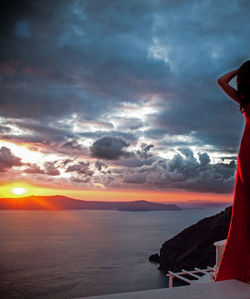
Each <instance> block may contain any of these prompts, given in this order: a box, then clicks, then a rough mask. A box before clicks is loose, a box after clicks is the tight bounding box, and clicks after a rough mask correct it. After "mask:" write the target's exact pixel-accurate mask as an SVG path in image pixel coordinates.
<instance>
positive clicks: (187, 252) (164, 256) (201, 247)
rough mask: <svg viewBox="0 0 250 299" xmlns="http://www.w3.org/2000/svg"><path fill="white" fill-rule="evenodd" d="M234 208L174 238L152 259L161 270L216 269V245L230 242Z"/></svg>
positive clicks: (206, 219)
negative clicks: (228, 240)
mask: <svg viewBox="0 0 250 299" xmlns="http://www.w3.org/2000/svg"><path fill="white" fill-rule="evenodd" d="M231 213H232V206H229V207H227V208H226V209H225V210H224V211H221V212H220V213H218V214H216V215H214V216H211V217H206V218H204V219H202V220H200V221H198V222H197V223H195V224H193V225H191V226H189V227H187V228H186V229H184V230H183V231H181V232H180V233H179V234H177V235H176V236H174V237H173V238H171V239H169V240H167V241H166V242H164V243H163V244H162V247H161V249H160V253H159V254H158V253H156V254H153V255H151V256H150V257H149V260H150V261H153V262H156V263H158V264H159V267H158V270H161V271H163V272H164V274H166V273H168V271H169V270H170V271H173V272H181V270H182V269H186V270H193V269H194V267H198V268H206V267H207V266H210V267H213V266H214V265H215V258H216V248H215V246H214V245H213V243H214V242H216V241H220V240H224V239H226V238H227V233H228V229H229V225H230V219H231Z"/></svg>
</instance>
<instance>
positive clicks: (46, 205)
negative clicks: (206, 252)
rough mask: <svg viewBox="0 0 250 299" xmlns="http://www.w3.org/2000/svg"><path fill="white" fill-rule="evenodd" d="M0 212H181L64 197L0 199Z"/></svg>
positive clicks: (165, 206) (170, 206) (142, 204)
mask: <svg viewBox="0 0 250 299" xmlns="http://www.w3.org/2000/svg"><path fill="white" fill-rule="evenodd" d="M0 210H119V211H133V212H144V211H162V210H175V211H176V210H181V207H179V206H178V205H176V204H161V203H154V202H150V201H146V200H137V201H123V202H119V201H114V202H107V201H86V200H78V199H73V198H69V197H65V196H60V195H56V196H34V195H32V196H27V197H19V198H0Z"/></svg>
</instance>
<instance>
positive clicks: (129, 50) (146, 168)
mask: <svg viewBox="0 0 250 299" xmlns="http://www.w3.org/2000/svg"><path fill="white" fill-rule="evenodd" d="M4 2H5V8H4V9H2V11H1V18H0V22H1V29H0V30H1V40H2V42H1V47H0V94H1V97H0V183H1V186H0V197H4V196H6V194H7V193H8V192H7V191H6V190H7V189H8V186H14V185H15V186H16V187H18V186H26V187H25V188H26V189H27V194H29V193H37V194H41V195H42V194H43V195H45V194H46V195H48V194H58V193H60V194H62V195H68V196H75V197H77V198H82V199H91V200H93V199H94V200H104V199H105V200H125V199H130V200H132V199H133V200H135V199H144V198H147V199H152V200H153V199H154V201H164V200H165V201H170V200H171V199H175V200H180V199H182V200H184V199H185V198H186V199H199V200H205V199H212V200H215V201H216V200H217V201H218V200H229V201H230V200H232V194H233V190H234V181H235V174H236V166H237V155H238V150H239V145H240V140H241V136H242V133H243V129H244V116H243V114H241V112H240V109H239V105H238V104H237V103H236V102H234V101H233V100H232V99H230V98H228V97H227V96H226V95H225V94H224V93H223V91H222V90H221V89H220V88H219V86H218V84H217V78H218V77H219V76H221V75H222V74H224V73H226V72H227V71H230V70H232V69H235V68H238V67H239V66H240V65H241V64H242V63H243V62H244V61H246V60H248V59H249V56H250V39H249V32H250V22H249V19H250V2H249V1H243V0H232V1H226V0H222V1H216V0H214V1H212V0H210V1H207V0H206V1H204V0H199V1H198V0H195V1H194V0H190V1H185V0H164V1H163V0H146V1H145V0H128V1H123V0H102V1H100V0H82V1H79V0H72V1H66V0H60V1H59V0H58V1H57V0H55V1H48V0H45V1H27V0H24V1H17V0H16V1H4ZM232 84H233V86H235V80H233V81H232ZM6 186H7V187H6ZM6 188H7V189H6ZM8 195H9V196H11V194H8ZM12 195H13V194H12Z"/></svg>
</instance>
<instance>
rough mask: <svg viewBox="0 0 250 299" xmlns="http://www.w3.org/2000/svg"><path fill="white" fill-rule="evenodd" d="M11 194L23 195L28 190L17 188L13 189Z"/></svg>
mask: <svg viewBox="0 0 250 299" xmlns="http://www.w3.org/2000/svg"><path fill="white" fill-rule="evenodd" d="M11 192H12V193H13V194H15V195H23V194H25V193H27V189H26V188H23V187H15V188H12V189H11Z"/></svg>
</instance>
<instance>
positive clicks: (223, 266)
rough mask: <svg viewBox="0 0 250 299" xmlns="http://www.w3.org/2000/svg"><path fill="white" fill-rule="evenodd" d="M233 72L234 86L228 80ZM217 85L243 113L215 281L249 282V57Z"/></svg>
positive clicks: (221, 78)
mask: <svg viewBox="0 0 250 299" xmlns="http://www.w3.org/2000/svg"><path fill="white" fill-rule="evenodd" d="M236 75H237V90H236V89H234V88H233V87H232V86H230V85H229V81H230V80H231V79H232V78H233V77H235V76H236ZM218 84H219V86H220V87H221V88H222V89H223V90H224V91H225V93H226V94H227V95H228V96H229V97H231V98H232V99H233V100H235V101H236V102H237V103H238V104H239V105H240V111H241V113H243V115H244V117H245V128H244V132H243V135H242V138H241V143H240V148H239V154H238V162H237V170H236V179H235V185H234V199H233V206H232V215H231V221H230V226H229V230H228V235H227V241H226V245H225V248H224V251H223V254H222V258H221V261H220V264H219V269H218V273H217V275H216V278H215V281H220V280H227V279H237V280H240V281H243V282H247V283H248V285H249V282H250V220H249V214H250V104H249V105H248V103H250V60H248V61H246V62H245V63H243V64H242V65H241V67H240V68H239V69H236V70H233V71H231V72H228V73H226V74H225V75H223V76H222V77H220V78H219V79H218Z"/></svg>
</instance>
